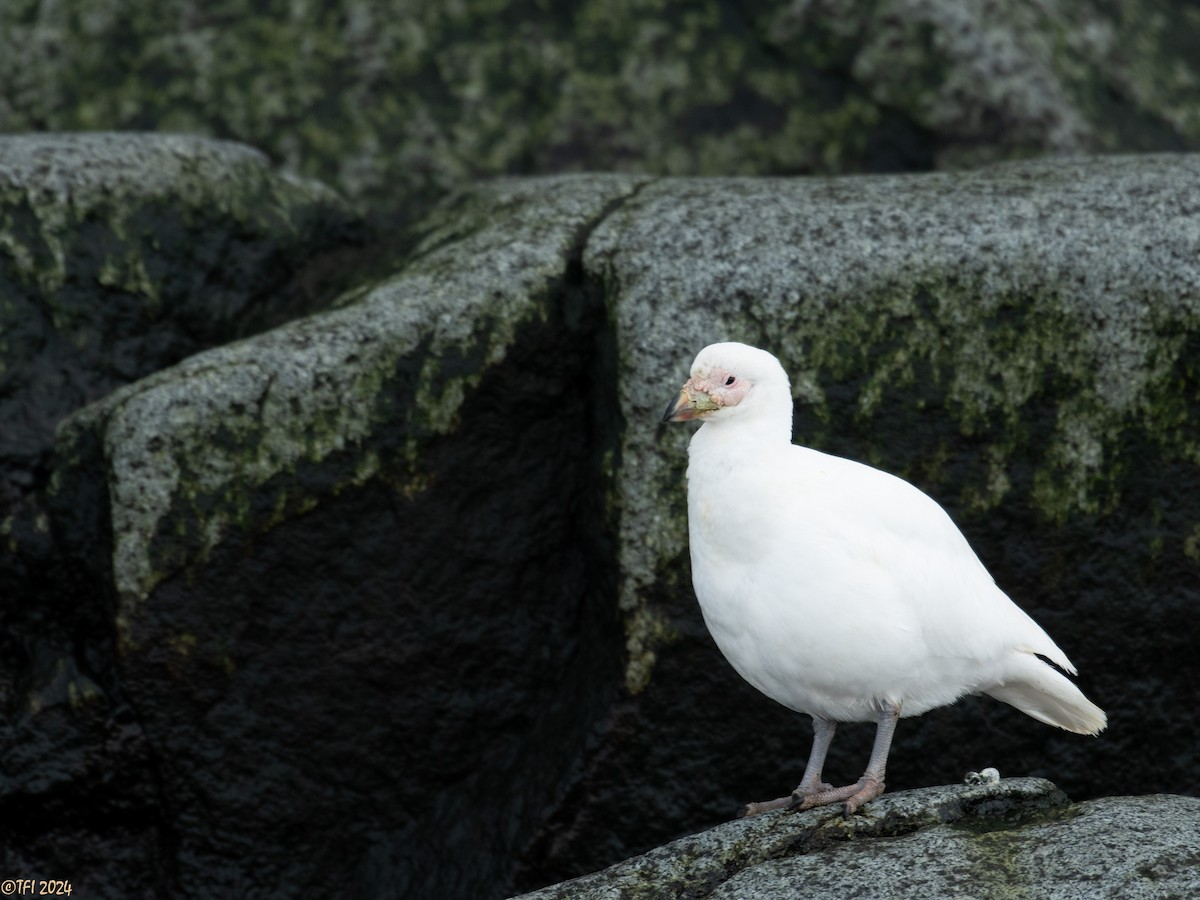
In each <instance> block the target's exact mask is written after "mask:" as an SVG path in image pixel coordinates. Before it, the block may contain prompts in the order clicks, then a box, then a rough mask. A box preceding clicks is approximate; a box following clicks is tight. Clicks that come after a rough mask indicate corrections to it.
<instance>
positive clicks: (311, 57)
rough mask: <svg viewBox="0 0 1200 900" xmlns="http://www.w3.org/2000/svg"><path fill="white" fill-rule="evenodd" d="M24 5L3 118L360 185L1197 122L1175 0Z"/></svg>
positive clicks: (1012, 153)
mask: <svg viewBox="0 0 1200 900" xmlns="http://www.w3.org/2000/svg"><path fill="white" fill-rule="evenodd" d="M26 6H27V4H22V3H9V4H4V5H3V6H0V34H4V35H7V40H6V41H5V43H4V45H3V48H2V49H3V52H0V131H6V132H10V133H11V132H21V131H30V130H50V131H75V130H81V131H97V130H109V129H111V130H126V131H128V130H145V129H158V130H161V131H174V132H187V133H192V134H198V135H211V136H221V137H229V138H233V139H236V140H239V141H242V142H245V143H247V144H250V145H252V146H256V147H260V148H262V149H263V150H265V151H266V152H268V153H269V154H270V155H271V157H272V158H273V159H276V160H280V161H282V162H283V163H284V164H285V166H286V167H287V168H288V169H289V170H291V171H295V172H297V173H300V174H303V175H305V176H311V177H317V178H320V179H322V180H324V181H326V182H328V183H332V184H336V185H337V186H338V187H339V188H340V189H341V190H342V191H343V192H345V193H346V194H347V195H349V196H351V197H352V198H354V199H355V200H357V201H359V202H361V203H362V204H364V205H368V206H373V207H375V208H378V209H388V208H392V207H394V206H397V205H400V206H404V207H406V208H414V206H415V207H421V206H426V205H428V203H429V201H431V200H433V199H434V198H436V197H439V196H441V195H443V194H444V193H445V192H446V191H447V190H450V189H452V188H454V187H456V186H459V185H462V184H463V183H465V182H466V181H468V180H470V179H472V178H478V177H481V176H493V175H500V174H506V173H525V172H548V171H562V170H570V169H590V170H612V169H619V170H624V171H640V172H647V173H654V174H676V175H727V174H732V173H739V174H766V173H780V172H786V173H794V172H823V173H839V172H854V171H861V170H863V169H864V168H866V169H879V168H880V167H886V168H897V167H900V168H910V167H913V166H914V165H915V166H918V167H919V166H928V165H929V164H930V160H929V159H927V158H925V157H928V156H930V155H932V153H933V152H934V149H935V148H936V149H938V150H939V151H940V154H941V159H942V161H943V162H949V163H956V164H960V165H965V164H970V163H976V164H977V163H978V162H980V161H983V160H988V159H1001V158H1014V157H1020V156H1025V155H1029V154H1033V153H1041V152H1045V151H1047V150H1050V151H1059V152H1062V151H1071V150H1074V151H1080V150H1086V149H1099V148H1104V149H1121V148H1125V149H1136V150H1140V149H1152V148H1170V149H1174V148H1183V147H1189V146H1190V147H1197V146H1200V113H1197V111H1196V105H1195V103H1194V96H1195V90H1196V85H1197V83H1198V81H1200V76H1198V70H1197V66H1196V64H1195V61H1194V54H1193V53H1191V52H1190V46H1189V44H1188V42H1187V36H1188V35H1191V34H1193V33H1194V32H1195V30H1196V28H1197V17H1198V15H1200V14H1198V13H1197V12H1196V11H1195V10H1194V9H1191V8H1189V7H1187V6H1186V5H1185V4H1176V3H1165V2H1157V3H1150V4H1143V3H1139V2H1136V0H1125V2H1122V3H1117V4H1109V5H1105V6H1103V7H1098V6H1097V5H1095V4H1092V3H1086V2H1063V3H1059V4H1056V5H1055V6H1054V7H1049V8H1045V9H1043V8H1041V7H1037V6H1030V5H1028V4H1019V3H1005V4H989V5H987V6H982V7H978V8H976V7H974V6H972V7H963V6H962V5H961V4H957V3H940V4H939V3H930V4H912V3H905V2H898V0H893V2H886V0H876V2H869V3H854V2H848V0H823V2H819V3H804V4H774V5H766V6H750V7H736V8H735V7H734V6H731V5H729V4H728V3H719V2H716V0H705V2H700V3H696V2H688V3H685V2H679V0H674V2H666V0H629V2H622V3H612V2H610V0H587V2H583V3H579V4H570V5H563V4H552V3H548V2H546V0H521V2H516V3H506V4H502V5H497V4H495V3H493V2H491V0H467V2H463V3H456V4H413V3H404V2H401V3H399V4H398V3H397V2H395V0H355V2H352V3H351V2H345V3H341V4H335V5H334V6H328V5H296V4H289V3H287V2H285V0H269V2H263V3H258V4H254V5H253V6H252V8H250V7H247V8H242V7H239V8H238V9H237V12H236V15H234V14H232V13H230V12H229V11H226V12H224V13H223V12H217V11H214V9H213V8H212V7H211V5H205V4H202V3H199V2H197V0H185V2H180V3H176V4H173V5H172V6H171V7H170V9H169V10H166V11H164V10H162V9H157V10H156V12H154V13H149V12H148V11H147V9H148V8H145V7H143V6H141V5H139V4H137V3H135V2H133V0H113V2H110V3H108V4H106V6H105V8H104V11H103V12H102V13H100V14H97V13H96V12H95V10H94V8H93V6H91V5H87V4H85V3H83V2H82V0H70V2H62V3H57V4H53V5H50V6H45V5H43V6H42V7H39V8H38V10H37V13H36V14H34V13H33V12H30V11H29V10H28V9H26ZM898 134H900V135H902V136H901V137H900V138H897V135H898ZM923 134H924V135H930V136H931V137H929V138H928V139H926V138H925V137H923ZM906 144H911V145H912V147H908V146H906Z"/></svg>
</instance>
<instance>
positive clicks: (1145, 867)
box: [523, 778, 1200, 900]
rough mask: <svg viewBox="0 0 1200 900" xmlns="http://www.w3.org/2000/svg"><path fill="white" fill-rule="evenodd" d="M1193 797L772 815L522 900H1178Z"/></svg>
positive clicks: (1190, 884) (1190, 841) (923, 799)
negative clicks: (813, 897)
mask: <svg viewBox="0 0 1200 900" xmlns="http://www.w3.org/2000/svg"><path fill="white" fill-rule="evenodd" d="M1198 829H1200V799H1196V798H1194V797H1179V796H1163V795H1157V796H1149V797H1110V798H1106V799H1104V800H1095V801H1091V802H1087V803H1079V804H1071V803H1070V802H1069V801H1068V800H1067V798H1066V797H1065V796H1064V795H1063V794H1062V792H1061V791H1059V790H1058V789H1057V788H1055V786H1054V785H1053V784H1051V783H1050V782H1048V781H1044V780H1041V779H1034V778H1019V779H1010V780H1007V781H1002V782H1001V783H999V784H994V785H989V786H986V787H936V788H924V789H920V790H914V791H908V792H905V793H900V794H892V795H889V796H885V797H883V798H881V799H879V800H877V801H874V802H873V803H872V804H870V806H869V808H868V810H867V811H866V812H865V813H864V814H862V815H858V816H854V817H851V818H850V819H843V818H842V817H841V816H840V815H838V814H837V813H831V812H830V811H829V810H813V811H809V812H807V813H789V812H776V813H769V814H767V815H764V816H760V817H757V818H754V819H742V820H737V821H733V822H729V823H728V824H725V825H720V826H717V827H716V828H712V829H710V830H709V831H705V832H702V833H700V834H695V835H691V836H689V837H686V838H681V839H679V840H677V841H674V842H672V843H670V844H667V845H665V846H663V847H659V848H657V849H655V850H653V851H651V852H650V853H647V854H645V855H643V856H639V857H635V858H633V859H630V860H627V861H625V862H623V863H620V864H618V865H615V866H612V867H611V868H609V869H606V870H605V871H603V872H598V873H596V874H594V875H590V876H586V877H583V878H579V879H576V880H574V881H569V882H565V883H563V884H558V885H554V886H552V887H548V888H545V889H544V890H540V891H537V892H535V893H532V894H527V895H525V896H524V898H523V900H568V898H569V900H605V898H613V900H616V898H621V900H634V898H647V900H649V898H654V900H664V898H673V897H693V898H712V900H716V898H721V900H747V898H757V900H776V898H777V900H788V898H792V897H796V896H797V895H804V894H805V893H807V892H808V891H814V892H817V893H819V894H820V895H821V896H840V897H855V896H870V897H878V898H881V900H882V898H891V897H966V896H969V897H980V898H992V897H996V898H1000V897H1025V896H1029V897H1047V898H1055V900H1058V898H1064V900H1065V898H1077V897H1084V896H1087V897H1113V898H1117V897H1136V898H1160V897H1188V896H1192V895H1193V894H1195V893H1196V892H1197V891H1200V873H1198V872H1197V870H1196V867H1195V859H1196V855H1197V853H1200V837H1198V835H1200V830H1198Z"/></svg>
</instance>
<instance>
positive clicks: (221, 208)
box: [0, 7, 361, 896]
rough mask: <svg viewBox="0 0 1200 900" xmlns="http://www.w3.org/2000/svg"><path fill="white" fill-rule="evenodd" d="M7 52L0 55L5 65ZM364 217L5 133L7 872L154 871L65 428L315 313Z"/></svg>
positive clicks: (100, 140)
mask: <svg viewBox="0 0 1200 900" xmlns="http://www.w3.org/2000/svg"><path fill="white" fill-rule="evenodd" d="M12 12H13V9H12V8H11V7H9V8H6V9H5V11H4V15H9V14H10V13H12ZM0 30H4V29H0ZM5 34H6V37H11V32H9V31H6V32H5ZM13 52H14V49H13V48H12V47H11V46H10V47H6V48H5V50H4V51H0V56H3V57H4V58H5V63H4V64H3V65H8V64H9V63H11V62H12V61H13V59H14V57H13ZM360 229H361V223H360V221H359V219H358V217H357V216H356V215H355V214H353V213H352V212H351V211H350V210H349V207H348V206H347V204H346V203H345V202H344V201H343V200H342V199H341V198H340V197H339V196H338V195H337V194H336V193H335V192H334V191H332V190H331V189H330V188H328V187H326V186H324V185H321V184H318V183H316V182H312V181H308V180H303V179H297V178H293V177H289V176H282V175H280V174H278V173H277V172H275V171H274V170H273V169H272V168H271V166H270V164H269V163H268V161H267V159H266V157H265V156H264V155H263V154H261V153H259V152H257V151H255V150H253V149H251V148H249V147H245V146H242V145H236V144H231V143H228V142H221V141H212V140H205V139H200V138H192V137H183V136H169V135H156V134H149V135H131V134H120V135H118V134H103V133H99V134H75V135H70V134H60V135H23V136H11V135H6V136H0V710H2V711H3V712H2V713H0V805H3V806H4V807H6V808H7V809H9V810H10V813H11V814H10V815H8V816H7V817H6V818H5V824H4V825H3V826H0V832H2V833H3V834H2V837H0V843H2V844H3V846H4V850H3V852H2V853H0V861H2V862H3V864H4V865H5V866H6V867H9V868H12V869H14V870H20V871H30V872H35V871H48V870H47V869H46V868H45V867H44V866H43V865H41V864H40V863H44V862H45V861H46V860H48V859H54V858H61V857H56V854H57V853H60V852H61V850H62V847H64V846H71V847H74V848H75V850H74V851H73V853H74V857H73V858H74V859H76V860H78V868H79V870H80V872H81V874H83V873H84V871H86V872H87V877H88V878H89V880H91V881H92V882H93V883H94V884H105V883H110V881H109V880H110V879H111V883H113V884H115V883H120V884H121V885H123V886H124V888H125V893H126V895H127V896H139V895H141V894H142V892H143V891H144V890H147V889H148V887H149V886H151V885H154V884H155V883H157V882H158V881H159V879H160V878H161V877H162V875H163V872H164V871H165V869H164V864H165V860H164V859H163V858H162V857H161V856H160V850H161V845H160V841H161V840H162V839H163V832H162V821H163V820H162V818H161V815H160V809H159V803H158V800H159V798H158V796H157V787H156V784H155V782H154V777H153V772H152V771H151V763H150V754H151V751H150V749H149V747H148V746H147V744H146V742H145V740H144V735H143V733H142V731H141V729H140V727H139V723H138V721H137V716H136V715H135V714H134V712H133V711H132V709H131V708H130V706H129V705H128V703H127V702H126V698H125V697H124V695H123V694H122V692H121V690H120V687H119V684H118V683H117V680H116V678H115V672H114V671H113V670H112V668H111V666H109V665H108V664H107V663H106V662H105V661H104V657H105V655H106V654H105V651H104V647H105V646H106V645H107V642H108V637H109V635H110V634H111V628H112V615H111V609H109V608H108V598H110V597H111V593H110V591H109V589H108V585H109V584H110V579H109V578H107V577H103V576H100V577H97V575H96V573H98V572H106V571H108V570H109V569H110V568H111V562H110V554H111V546H110V545H109V541H108V538H109V535H110V531H109V521H110V520H109V519H108V518H106V517H105V516H104V515H103V514H102V512H101V511H102V510H104V511H107V500H108V498H107V486H106V483H105V480H104V478H103V477H101V478H91V479H90V481H89V486H88V487H87V488H83V489H81V490H66V491H64V492H62V493H59V494H56V493H55V490H54V485H52V484H51V476H52V472H53V470H54V465H55V457H54V438H55V429H56V426H57V425H58V424H59V423H60V422H61V420H62V419H63V418H64V417H65V416H67V415H68V414H69V413H71V412H72V411H73V410H76V409H78V408H79V407H81V406H84V405H86V404H88V403H90V402H93V401H95V400H98V399H100V398H101V397H104V396H105V395H107V394H108V393H109V392H111V391H112V390H114V389H115V388H118V387H120V386H122V385H126V384H129V383H131V382H133V381H136V380H137V379H139V378H142V377H144V376H146V375H149V374H150V373H152V372H155V371H157V370H159V369H162V368H164V367H166V366H169V365H171V364H173V363H175V362H178V361H179V360H180V359H183V358H185V357H187V356H189V355H190V354H192V353H195V352H196V351H198V350H202V349H204V348H206V347H211V346H214V345H219V344H223V343H225V342H228V341H230V340H233V339H235V338H238V337H242V336H245V335H248V334H252V333H254V332H255V331H261V330H263V329H264V328H267V327H269V326H270V325H273V324H276V323H278V322H280V321H286V320H287V319H288V318H291V317H294V316H297V315H301V314H303V313H305V312H307V311H310V310H311V309H312V308H313V305H314V296H313V295H312V294H311V293H309V292H308V291H307V290H306V289H305V288H304V286H303V285H302V282H301V278H300V273H302V272H303V271H304V270H305V267H306V265H307V264H309V263H310V262H313V261H315V260H318V259H319V258H320V257H321V256H322V254H324V253H327V252H329V251H335V250H337V249H339V248H341V247H345V246H349V245H352V244H354V243H356V242H358V241H359V240H361V233H360ZM327 299H328V298H324V297H318V298H316V300H315V302H318V303H319V302H320V301H322V300H327ZM79 517H82V518H86V519H87V520H88V522H87V527H86V528H84V529H83V530H79V529H76V528H75V527H74V525H73V524H72V523H73V521H74V520H76V519H77V518H79ZM96 822H104V823H108V824H105V825H101V826H99V827H97V826H96V824H95V823H96ZM47 865H48V864H47ZM47 877H49V876H47Z"/></svg>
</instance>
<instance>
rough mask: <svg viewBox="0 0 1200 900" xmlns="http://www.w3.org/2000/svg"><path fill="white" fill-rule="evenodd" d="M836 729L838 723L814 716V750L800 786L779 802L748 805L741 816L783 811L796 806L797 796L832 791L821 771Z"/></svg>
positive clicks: (765, 801)
mask: <svg viewBox="0 0 1200 900" xmlns="http://www.w3.org/2000/svg"><path fill="white" fill-rule="evenodd" d="M836 728H837V722H833V721H831V720H829V719H820V718H817V717H816V716H813V742H812V750H811V751H810V752H809V754H808V763H807V764H806V765H805V766H804V777H803V778H801V779H800V786H799V787H798V788H796V790H794V791H792V793H791V794H790V795H789V796H787V797H780V798H779V799H778V800H764V801H763V802H761V803H747V804H746V805H745V806H743V807H742V811H741V813H740V815H742V816H757V815H758V814H759V813H765V812H770V811H771V810H773V809H783V808H784V807H785V806H791V805H792V804H794V803H795V802H796V797H797V796H807V795H809V794H817V793H820V792H821V791H829V790H832V789H833V785H830V784H826V783H825V782H823V781H821V770H822V769H823V768H825V754H826V753H828V752H829V745H830V744H831V743H832V742H833V732H834V730H835V729H836Z"/></svg>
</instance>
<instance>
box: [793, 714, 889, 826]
mask: <svg viewBox="0 0 1200 900" xmlns="http://www.w3.org/2000/svg"><path fill="white" fill-rule="evenodd" d="M899 720H900V707H899V706H891V705H884V707H883V708H882V709H881V710H880V712H879V725H878V727H877V728H876V729H875V746H874V747H872V748H871V759H870V760H869V761H868V762H867V771H865V772H864V773H863V776H862V778H860V779H858V781H856V782H855V783H854V784H848V785H846V786H845V787H840V788H832V789H830V790H824V791H821V792H819V793H815V794H803V795H801V796H798V797H796V799H795V801H794V802H793V803H792V806H793V808H795V809H812V808H813V807H814V806H825V805H826V804H829V803H841V802H843V801H844V802H845V804H846V806H845V813H846V815H848V816H850V815H853V814H854V812H855V810H857V809H858V808H859V807H860V806H862V805H863V804H864V803H866V802H867V801H869V800H874V799H875V798H876V797H878V796H879V795H880V794H882V793H883V788H884V784H883V776H884V772H885V770H886V769H887V758H888V751H890V750H891V749H892V736H893V735H894V734H895V733H896V723H897V722H898V721H899Z"/></svg>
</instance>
